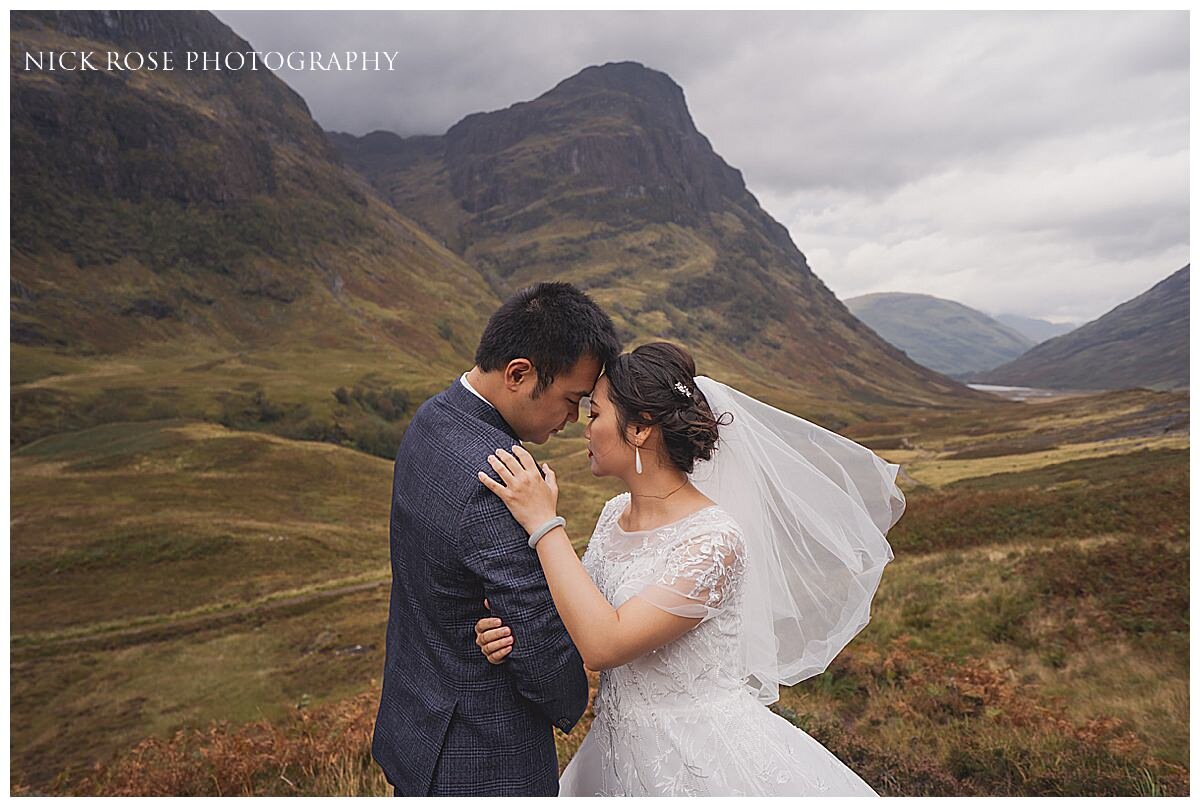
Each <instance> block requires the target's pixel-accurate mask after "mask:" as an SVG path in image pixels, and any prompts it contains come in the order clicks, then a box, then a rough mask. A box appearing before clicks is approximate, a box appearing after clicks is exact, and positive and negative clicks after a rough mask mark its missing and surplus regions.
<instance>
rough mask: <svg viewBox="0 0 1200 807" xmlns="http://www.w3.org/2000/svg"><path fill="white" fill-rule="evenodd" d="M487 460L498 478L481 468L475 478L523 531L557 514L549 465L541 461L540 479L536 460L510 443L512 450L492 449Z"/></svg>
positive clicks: (554, 479) (555, 487) (555, 486)
mask: <svg viewBox="0 0 1200 807" xmlns="http://www.w3.org/2000/svg"><path fill="white" fill-rule="evenodd" d="M514 454H515V455H516V456H514ZM488 464H489V465H491V466H492V469H493V470H494V471H495V472H496V474H497V475H498V476H499V477H500V482H497V481H496V480H494V479H492V478H491V477H490V476H488V475H487V474H486V473H484V472H483V471H480V472H479V481H480V482H482V483H483V484H484V485H485V486H487V488H488V490H490V491H492V493H495V494H496V495H497V496H499V497H500V498H501V500H503V502H504V504H505V505H506V506H507V507H508V509H509V511H510V512H511V513H512V514H513V518H515V519H516V520H517V522H518V523H519V524H520V525H521V526H522V527H524V528H525V531H526V532H528V533H532V532H533V531H534V530H536V529H537V528H538V527H540V526H542V525H543V524H545V523H546V522H547V521H549V520H550V519H552V518H554V517H555V516H556V515H557V514H558V478H557V477H556V476H555V473H554V471H553V470H551V468H550V466H549V465H547V464H545V463H542V470H544V471H545V472H546V478H545V479H543V478H542V475H541V474H540V473H538V467H537V461H536V460H535V459H534V458H533V455H532V454H530V453H529V452H528V451H526V450H525V449H524V448H522V447H521V446H513V453H512V454H510V453H508V452H507V451H505V450H504V449H503V448H499V449H496V453H494V454H492V455H490V456H489V457H488ZM501 482H502V483H503V484H501Z"/></svg>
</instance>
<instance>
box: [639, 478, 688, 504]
mask: <svg viewBox="0 0 1200 807" xmlns="http://www.w3.org/2000/svg"><path fill="white" fill-rule="evenodd" d="M687 483H688V480H686V479H685V480H683V485H680V486H679V487H677V488H675V490H673V491H671V492H670V493H668V494H667V495H665V496H655V495H654V494H653V493H634V492H633V491H630V492H629V495H630V496H640V497H642V498H644V499H669V498H670V497H672V496H674V495H675V494H676V493H678V492H679V491H681V490H683V486H684V485H686V484H687Z"/></svg>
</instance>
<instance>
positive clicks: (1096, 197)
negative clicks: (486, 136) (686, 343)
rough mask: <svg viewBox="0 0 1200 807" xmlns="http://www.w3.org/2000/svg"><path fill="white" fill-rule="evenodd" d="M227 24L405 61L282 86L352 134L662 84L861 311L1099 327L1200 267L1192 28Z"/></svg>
mask: <svg viewBox="0 0 1200 807" xmlns="http://www.w3.org/2000/svg"><path fill="white" fill-rule="evenodd" d="M215 13H216V15H217V16H218V17H219V18H220V19H221V20H223V21H224V22H225V23H227V24H228V25H229V26H230V27H231V28H233V30H234V31H236V32H237V33H238V34H239V35H241V36H242V37H243V38H245V39H247V40H248V41H249V42H250V44H251V45H252V46H253V47H254V49H256V50H260V51H271V50H277V51H282V52H287V51H290V50H303V51H310V50H319V51H322V52H323V53H328V52H330V51H343V52H344V51H347V50H357V51H362V50H367V51H375V50H380V51H399V57H398V58H397V59H396V71H395V72H386V71H380V72H340V73H337V72H330V73H322V72H315V71H289V70H287V69H286V68H285V69H283V70H282V71H280V73H279V75H280V77H281V78H282V79H284V80H285V81H287V82H288V84H290V85H291V86H292V87H293V88H294V89H295V90H296V91H297V92H299V93H300V94H301V95H302V96H303V97H304V99H305V100H306V101H307V102H308V105H309V108H310V109H311V110H312V113H313V116H314V117H315V118H316V119H317V121H318V122H319V123H320V124H321V125H322V126H323V127H324V128H326V129H331V130H339V131H346V132H351V133H354V134H365V133H366V132H369V131H372V130H375V129H387V130H390V131H393V132H396V133H398V134H401V135H412V134H441V133H443V132H445V131H446V129H448V128H449V127H450V126H451V125H453V124H454V123H455V122H457V121H458V120H460V119H461V118H463V117H464V116H466V115H468V114H470V113H472V112H480V111H488V110H494V109H502V108H504V107H507V106H509V105H511V104H514V103H516V102H518V101H526V100H529V99H532V98H534V97H536V96H538V95H540V94H541V93H543V92H545V91H546V90H548V89H550V88H551V87H553V86H554V85H555V84H557V83H558V82H559V81H561V80H562V79H564V78H566V77H568V76H571V75H573V74H575V73H577V72H578V71H580V70H581V69H583V68H584V67H587V66H588V65H592V64H603V63H604V62H609V61H622V60H626V59H630V60H634V61H638V62H641V63H642V64H645V65H646V66H648V67H652V68H655V69H657V70H662V71H664V72H666V73H668V74H669V75H670V76H671V77H672V78H673V79H674V80H675V81H676V82H677V83H678V84H679V85H680V86H682V87H683V90H684V94H685V96H686V98H687V102H688V107H689V109H690V110H691V114H692V118H693V120H695V122H696V126H697V127H698V128H699V129H700V131H701V132H703V133H704V134H705V135H706V136H707V137H708V138H709V140H710V141H711V142H712V144H713V148H714V149H716V151H717V153H718V154H720V155H721V156H722V157H723V158H724V159H725V161H726V162H728V163H729V164H730V165H732V166H734V167H735V168H738V169H740V170H741V171H742V173H743V175H744V177H745V179H746V184H747V186H748V187H749V189H750V191H751V192H752V193H753V194H754V195H755V196H756V197H758V200H759V202H760V203H761V204H762V205H763V207H764V208H765V209H766V211H767V212H768V213H769V214H770V215H771V216H773V217H774V218H775V219H777V220H779V221H780V222H782V223H783V224H784V225H785V226H786V227H787V228H788V230H789V231H790V232H791V234H792V239H793V240H794V241H795V242H796V245H797V246H798V247H799V248H800V249H801V251H803V252H804V253H805V254H806V255H807V256H808V259H809V263H810V265H811V266H812V268H813V271H815V272H816V274H817V275H818V276H819V277H820V278H821V279H822V280H823V281H824V282H825V284H826V285H827V286H828V287H829V288H830V289H832V290H833V292H834V293H835V294H837V296H838V297H840V298H842V299H843V300H844V299H847V298H849V297H853V296H855V295H859V294H866V293H868V292H879V291H903V292H918V293H924V294H932V295H935V296H938V297H944V298H947V299H951V300H956V301H958V302H961V303H964V304H966V305H969V306H972V307H974V308H978V309H980V310H982V311H985V312H987V313H991V314H997V313H1017V314H1024V315H1026V316H1034V317H1040V318H1044V319H1049V320H1053V321H1074V322H1083V321H1087V320H1091V319H1095V318H1096V317H1098V316H1100V315H1101V314H1103V313H1105V312H1106V311H1108V310H1109V309H1110V308H1112V307H1113V306H1115V305H1117V304H1119V303H1121V302H1123V301H1125V300H1127V299H1129V298H1131V297H1134V296H1136V295H1138V294H1140V293H1141V292H1143V291H1145V290H1146V289H1148V288H1150V287H1151V286H1152V285H1154V284H1155V283H1156V282H1158V281H1159V280H1161V279H1163V278H1165V277H1166V276H1167V275H1169V274H1171V273H1172V272H1174V271H1175V270H1176V269H1178V268H1179V267H1181V266H1183V265H1184V264H1185V263H1188V262H1189V261H1190V257H1189V253H1188V219H1189V214H1188V190H1189V185H1188V175H1189V165H1188V105H1189V90H1188V62H1189V58H1188V48H1189V37H1188V16H1187V13H1186V12H1181V11H1173V12H1061V13H1052V12H1020V13H1003V12H995V13H982V12H846V13H826V12H812V11H797V12H699V11H696V12H515V11H507V12H464V11H455V12H284V11H247V12H242V11H218V12H215ZM385 63H386V62H385Z"/></svg>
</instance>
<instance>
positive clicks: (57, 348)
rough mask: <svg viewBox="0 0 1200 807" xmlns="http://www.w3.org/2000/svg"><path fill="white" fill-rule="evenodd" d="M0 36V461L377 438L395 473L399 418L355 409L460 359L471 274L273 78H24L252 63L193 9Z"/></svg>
mask: <svg viewBox="0 0 1200 807" xmlns="http://www.w3.org/2000/svg"><path fill="white" fill-rule="evenodd" d="M10 23H11V53H12V56H11V63H10V78H11V82H10V84H11V101H12V108H11V132H12V141H11V142H12V152H11V166H12V174H11V176H12V197H11V198H12V211H13V212H12V240H11V261H12V268H11V293H10V307H11V345H12V348H11V355H12V365H13V379H14V387H13V390H12V406H13V413H14V415H13V417H14V426H13V441H14V443H17V444H19V443H23V442H27V441H29V440H31V439H34V438H37V437H40V436H42V435H45V434H49V433H53V432H55V431H63V430H68V429H75V428H83V427H87V426H90V425H94V424H95V423H99V422H108V421H111V420H131V419H132V420H143V419H148V418H151V417H154V416H158V417H167V416H176V415H177V416H183V417H195V418H201V419H210V420H213V419H221V420H223V422H226V423H227V425H233V426H248V427H255V428H260V427H261V428H270V429H273V430H276V431H281V432H284V433H288V434H289V435H291V436H309V437H319V438H326V439H334V440H349V441H351V442H353V443H354V444H356V445H359V446H360V447H367V446H366V442H369V441H366V438H365V436H364V435H365V434H366V431H372V430H373V431H374V432H376V433H378V434H376V436H377V437H379V442H381V443H382V444H384V445H386V444H391V446H392V447H391V448H390V449H388V450H387V453H388V454H389V455H390V454H391V453H392V452H393V451H394V440H395V439H396V438H397V435H398V433H397V432H396V427H397V424H396V419H395V417H392V416H393V415H395V414H396V412H397V407H396V406H393V405H391V404H388V405H385V406H384V408H383V410H382V413H383V415H384V416H380V410H379V407H373V406H372V405H370V401H372V400H373V401H374V402H375V403H376V404H377V403H378V402H379V400H380V398H379V396H381V395H384V396H390V397H391V398H394V399H396V400H399V393H397V392H395V390H401V391H406V392H407V393H409V397H410V398H413V397H414V396H416V395H420V394H422V393H423V392H426V391H431V390H432V389H434V388H436V386H435V385H440V384H441V383H444V378H445V377H447V376H449V375H450V374H452V373H454V372H455V371H456V370H458V369H460V368H461V367H463V366H464V365H465V364H468V363H469V361H470V357H471V355H472V353H473V350H474V340H475V336H476V334H477V332H478V327H479V323H480V322H481V321H482V320H483V319H484V318H486V316H487V315H488V314H489V313H490V312H491V311H492V310H493V309H494V308H495V306H496V305H497V304H498V302H499V300H498V298H497V297H496V296H495V294H494V293H493V292H492V291H491V290H490V288H489V287H488V284H487V283H486V282H485V280H484V279H483V277H482V276H481V275H480V274H479V273H478V271H476V270H475V269H474V268H472V267H471V266H470V265H468V264H467V263H465V262H463V261H462V260H461V258H460V257H459V256H457V255H455V254H454V253H453V252H452V251H450V250H448V249H446V247H445V246H443V245H442V244H441V243H439V241H438V239H436V238H434V237H432V236H431V235H430V234H429V233H427V232H426V231H424V230H423V229H422V228H421V227H420V226H418V225H416V224H415V223H413V222H412V221H411V220H409V219H407V218H406V217H404V216H403V215H402V214H400V213H399V212H398V211H396V209H395V208H393V207H392V206H390V205H389V204H387V203H386V202H384V201H383V200H382V199H380V198H379V196H378V195H377V194H376V193H375V192H374V191H373V190H372V189H371V187H370V186H369V185H367V184H366V183H365V182H363V181H362V179H361V178H360V177H359V176H358V175H357V174H355V173H354V172H352V171H350V170H349V169H347V168H346V167H345V166H344V165H343V164H342V162H341V160H340V158H339V157H338V154H337V152H336V150H335V149H333V147H332V146H331V144H330V143H329V140H328V139H327V138H326V136H325V134H324V132H323V131H322V130H321V129H320V127H318V126H317V124H316V123H315V122H314V121H313V119H312V116H311V115H310V114H309V110H308V107H307V105H306V104H305V103H304V100H303V99H302V98H301V97H300V96H299V95H297V94H296V93H295V92H294V91H293V90H291V88H289V87H288V86H287V85H286V84H285V83H284V82H282V81H280V80H279V79H278V78H276V77H275V76H274V75H273V74H272V73H270V72H269V71H266V70H259V71H250V70H241V71H232V72H231V71H207V72H201V71H190V72H185V71H174V72H167V71H149V70H143V71H137V72H121V71H107V70H96V71H77V72H63V71H55V72H50V71H48V70H47V71H38V70H31V71H26V70H24V69H23V68H24V52H25V51H48V50H59V51H66V50H94V51H97V52H99V53H101V54H103V53H104V51H106V50H118V51H127V50H142V51H151V50H153V51H163V50H176V51H178V52H179V53H180V54H182V52H183V51H185V50H206V51H214V50H219V51H237V50H240V51H246V50H249V49H250V46H249V44H248V43H247V42H246V41H245V40H243V39H241V38H240V37H238V36H237V35H236V34H234V33H233V32H232V31H231V30H230V29H229V28H228V27H227V26H225V25H224V24H222V23H221V22H219V21H218V20H217V19H216V18H215V17H213V16H212V15H211V14H208V13H207V12H146V11H72V12H48V11H47V12H13V14H12V15H11V18H10ZM102 63H103V62H102ZM356 385H357V387H358V393H359V394H358V396H357V398H355V400H354V401H351V402H350V403H349V404H342V403H339V402H338V401H336V400H335V399H334V397H333V392H334V390H335V389H336V388H338V387H339V386H345V387H347V389H349V390H353V389H354V388H355V386H356ZM389 389H390V390H393V391H392V392H389V391H388V390H389ZM361 401H368V404H367V405H363V404H361ZM381 429H382V430H384V432H386V433H379V430H381ZM364 430H365V431H364ZM380 450H381V451H382V449H380Z"/></svg>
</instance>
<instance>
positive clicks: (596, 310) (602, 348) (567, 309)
mask: <svg viewBox="0 0 1200 807" xmlns="http://www.w3.org/2000/svg"><path fill="white" fill-rule="evenodd" d="M620 352H621V340H620V339H619V338H618V337H617V330H616V328H614V327H613V323H612V320H611V319H609V317H608V314H605V313H604V311H603V309H601V308H600V306H598V305H596V303H595V302H594V301H593V300H592V298H591V297H588V296H587V295H586V294H584V293H583V292H582V291H580V290H579V289H577V288H575V287H574V286H572V285H571V284H570V283H537V284H535V285H533V286H529V287H527V288H524V289H521V290H520V291H518V292H517V293H516V294H514V295H513V296H511V297H509V298H508V299H507V300H505V301H504V304H503V305H502V306H500V307H499V308H498V309H496V313H494V314H492V317H491V319H489V320H488V323H487V326H486V327H485V328H484V329H483V336H481V337H480V338H479V347H478V348H476V349H475V363H476V364H477V365H479V369H481V370H483V371H484V372H491V371H493V370H503V369H504V368H505V367H507V366H508V363H509V362H510V361H512V360H513V359H519V358H525V359H529V361H530V362H531V363H532V364H533V366H534V369H536V370H537V376H538V381H537V386H536V387H535V388H534V391H533V396H534V397H535V398H536V397H537V396H539V395H541V394H542V393H543V392H544V391H545V390H546V388H547V387H549V386H550V385H551V384H553V383H554V378H555V376H557V375H558V374H559V373H562V372H565V371H567V370H570V369H571V368H572V367H574V366H575V363H576V362H577V361H579V359H580V358H582V357H583V356H584V355H591V356H593V357H595V358H596V359H597V360H598V361H599V362H600V365H601V366H604V365H605V364H607V363H608V362H610V361H612V360H613V359H614V358H616V356H617V354H619V353H620Z"/></svg>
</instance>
